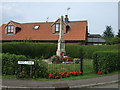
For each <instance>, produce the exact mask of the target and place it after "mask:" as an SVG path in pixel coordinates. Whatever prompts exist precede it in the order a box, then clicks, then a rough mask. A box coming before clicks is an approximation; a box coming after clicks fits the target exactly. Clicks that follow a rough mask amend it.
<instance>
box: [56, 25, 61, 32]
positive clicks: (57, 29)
mask: <svg viewBox="0 0 120 90" xmlns="http://www.w3.org/2000/svg"><path fill="white" fill-rule="evenodd" d="M59 31H60V24H55V33H59Z"/></svg>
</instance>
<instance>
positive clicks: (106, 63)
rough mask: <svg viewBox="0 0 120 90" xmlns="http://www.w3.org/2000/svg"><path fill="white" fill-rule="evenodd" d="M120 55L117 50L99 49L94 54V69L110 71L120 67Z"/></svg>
mask: <svg viewBox="0 0 120 90" xmlns="http://www.w3.org/2000/svg"><path fill="white" fill-rule="evenodd" d="M119 58H120V56H119V55H118V52H115V51H99V52H95V53H94V56H93V63H94V71H95V72H96V73H97V72H102V73H110V72H113V71H116V70H119V69H120V59H119Z"/></svg>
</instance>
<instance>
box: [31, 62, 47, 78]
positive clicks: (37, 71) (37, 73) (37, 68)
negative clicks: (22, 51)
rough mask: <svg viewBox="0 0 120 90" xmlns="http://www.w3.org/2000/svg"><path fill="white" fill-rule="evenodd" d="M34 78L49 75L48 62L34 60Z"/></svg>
mask: <svg viewBox="0 0 120 90" xmlns="http://www.w3.org/2000/svg"><path fill="white" fill-rule="evenodd" d="M34 61H35V65H34V67H33V78H40V77H41V78H47V77H48V64H47V63H46V62H43V61H41V60H34Z"/></svg>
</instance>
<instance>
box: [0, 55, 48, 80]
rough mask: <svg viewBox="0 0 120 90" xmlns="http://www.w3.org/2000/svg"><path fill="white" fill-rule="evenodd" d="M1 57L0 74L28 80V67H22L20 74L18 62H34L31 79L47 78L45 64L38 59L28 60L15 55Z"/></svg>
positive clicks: (22, 56)
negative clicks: (0, 67) (0, 70)
mask: <svg viewBox="0 0 120 90" xmlns="http://www.w3.org/2000/svg"><path fill="white" fill-rule="evenodd" d="M0 55H2V74H4V75H16V77H17V78H28V77H29V75H30V66H29V65H23V70H22V72H20V66H19V65H18V61H34V62H35V64H34V65H33V73H32V76H33V78H39V77H47V75H48V73H47V63H45V62H43V61H41V60H38V59H28V58H26V57H25V56H24V55H15V54H9V53H6V54H5V53H3V54H0Z"/></svg>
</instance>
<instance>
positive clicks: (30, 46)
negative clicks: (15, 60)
mask: <svg viewBox="0 0 120 90" xmlns="http://www.w3.org/2000/svg"><path fill="white" fill-rule="evenodd" d="M2 49H3V53H11V54H17V55H25V56H27V57H31V58H35V57H38V58H41V57H44V58H49V57H50V56H53V55H54V54H55V53H56V45H55V44H40V43H24V42H23V43H3V45H2Z"/></svg>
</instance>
